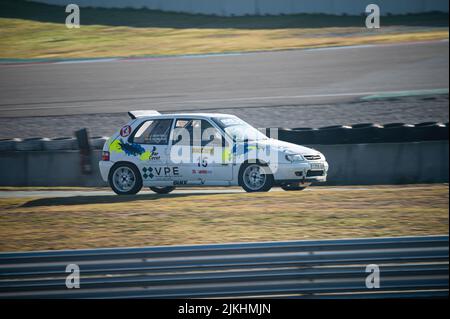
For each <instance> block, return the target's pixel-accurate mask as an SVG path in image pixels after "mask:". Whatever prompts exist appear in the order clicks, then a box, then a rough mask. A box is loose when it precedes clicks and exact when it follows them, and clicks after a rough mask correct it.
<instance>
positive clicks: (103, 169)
mask: <svg viewBox="0 0 450 319" xmlns="http://www.w3.org/2000/svg"><path fill="white" fill-rule="evenodd" d="M113 165H114V163H113V162H109V161H100V162H98V167H99V168H100V175H101V176H102V179H103V181H104V182H107V181H108V175H109V171H110V170H111V167H112V166H113Z"/></svg>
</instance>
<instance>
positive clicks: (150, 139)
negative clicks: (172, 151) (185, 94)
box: [133, 120, 172, 145]
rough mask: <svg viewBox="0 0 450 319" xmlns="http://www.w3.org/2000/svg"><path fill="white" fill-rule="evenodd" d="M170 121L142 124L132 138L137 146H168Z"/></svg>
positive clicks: (152, 121)
mask: <svg viewBox="0 0 450 319" xmlns="http://www.w3.org/2000/svg"><path fill="white" fill-rule="evenodd" d="M171 126H172V120H150V121H146V122H144V124H142V125H141V127H140V128H139V129H138V130H137V132H136V134H135V135H134V137H133V142H134V143H138V144H152V145H167V144H169V135H170V128H171Z"/></svg>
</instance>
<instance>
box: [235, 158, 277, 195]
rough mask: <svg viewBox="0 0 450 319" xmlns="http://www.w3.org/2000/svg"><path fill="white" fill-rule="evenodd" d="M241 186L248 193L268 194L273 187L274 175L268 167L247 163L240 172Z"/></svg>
mask: <svg viewBox="0 0 450 319" xmlns="http://www.w3.org/2000/svg"><path fill="white" fill-rule="evenodd" d="M239 184H240V185H241V186H242V188H243V189H244V190H245V191H246V192H268V191H269V190H270V189H271V188H272V185H273V175H272V174H271V173H270V170H269V168H268V167H267V166H264V165H261V164H259V163H251V164H250V163H245V164H244V165H242V166H241V169H240V171H239Z"/></svg>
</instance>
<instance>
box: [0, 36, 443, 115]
mask: <svg viewBox="0 0 450 319" xmlns="http://www.w3.org/2000/svg"><path fill="white" fill-rule="evenodd" d="M448 54H449V52H448V41H438V42H428V43H408V44H393V45H377V46H358V47H347V48H326V49H316V50H291V51H280V52H260V53H250V54H236V55H217V56H196V57H178V58H146V59H130V60H122V61H112V62H106V61H105V62H100V61H97V62H64V63H44V64H29V65H0V70H1V73H0V74H1V75H0V96H1V100H0V117H3V118H4V117H21V116H38V115H40V116H45V115H68V114H98V113H114V112H125V111H128V110H129V109H150V108H154V109H158V110H160V111H171V110H186V111H192V110H208V109H220V108H245V107H275V106H286V105H305V104H320V103H330V102H332V103H336V102H339V101H349V100H354V99H357V98H360V97H362V96H366V95H371V94H374V93H380V92H381V93H383V92H392V91H405V90H406V91H414V90H424V89H445V88H447V89H448V86H449V80H448V77H449V71H448V65H449V64H448V61H449V56H448Z"/></svg>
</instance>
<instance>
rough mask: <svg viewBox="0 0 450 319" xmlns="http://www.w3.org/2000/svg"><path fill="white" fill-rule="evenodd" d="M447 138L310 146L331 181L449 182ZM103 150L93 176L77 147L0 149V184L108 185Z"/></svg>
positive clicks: (96, 154) (95, 156)
mask: <svg viewBox="0 0 450 319" xmlns="http://www.w3.org/2000/svg"><path fill="white" fill-rule="evenodd" d="M448 146H449V143H448V141H432V142H414V143H387V144H382V143H373V144H341V145H312V147H313V148H315V149H317V150H320V151H321V152H323V153H324V154H325V156H326V157H327V160H328V162H329V163H330V171H329V176H328V181H329V182H328V184H329V185H370V184H372V185H376V184H405V183H442V182H448V179H449V169H448V168H449V165H448V159H449V154H448V150H449V148H448ZM100 155H101V151H93V158H92V167H93V169H94V172H93V174H92V175H82V174H81V173H80V155H79V153H78V151H34V152H33V151H30V152H24V151H22V152H2V153H0V186H106V184H105V183H104V182H103V181H102V180H101V178H100V172H99V169H98V161H99V159H100Z"/></svg>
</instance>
